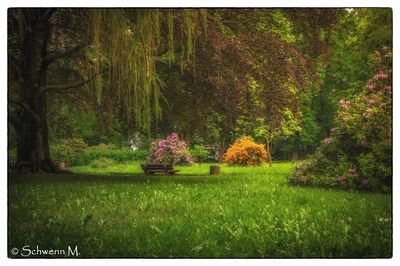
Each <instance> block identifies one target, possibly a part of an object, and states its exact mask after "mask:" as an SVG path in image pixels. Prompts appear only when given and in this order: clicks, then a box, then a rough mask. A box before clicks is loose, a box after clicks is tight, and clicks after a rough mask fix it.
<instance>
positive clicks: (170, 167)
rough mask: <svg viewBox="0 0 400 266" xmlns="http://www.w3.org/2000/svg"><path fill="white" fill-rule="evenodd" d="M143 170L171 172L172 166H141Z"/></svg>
mask: <svg viewBox="0 0 400 266" xmlns="http://www.w3.org/2000/svg"><path fill="white" fill-rule="evenodd" d="M141 166H142V169H143V170H172V169H173V168H172V165H163V164H142V165H141Z"/></svg>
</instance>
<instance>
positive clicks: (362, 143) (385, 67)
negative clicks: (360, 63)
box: [289, 49, 392, 191]
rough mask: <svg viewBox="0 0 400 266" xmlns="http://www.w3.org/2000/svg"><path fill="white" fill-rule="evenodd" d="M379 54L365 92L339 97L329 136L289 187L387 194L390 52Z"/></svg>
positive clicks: (389, 178) (300, 167)
mask: <svg viewBox="0 0 400 266" xmlns="http://www.w3.org/2000/svg"><path fill="white" fill-rule="evenodd" d="M384 52H385V55H384V56H381V54H380V53H377V55H376V57H377V58H378V59H379V60H378V62H377V65H376V66H377V68H378V69H377V71H376V72H375V74H374V75H373V76H372V78H371V79H370V80H369V81H368V83H367V84H366V85H365V87H364V89H363V90H361V91H360V92H359V93H357V94H355V95H354V96H353V97H352V98H351V99H341V100H340V101H339V105H338V106H339V107H338V110H337V115H336V118H335V123H336V127H335V128H332V129H331V130H330V134H331V135H330V137H327V138H325V139H324V140H323V141H322V142H321V146H320V147H319V148H318V149H317V151H316V152H315V153H314V154H312V155H311V156H310V157H309V158H308V160H307V161H306V162H304V163H303V164H300V165H298V166H297V167H295V169H294V171H293V174H292V177H291V178H290V180H289V181H290V182H291V183H292V184H307V185H319V186H325V187H340V188H348V189H349V188H357V189H363V190H382V191H387V190H389V188H390V187H391V186H392V71H391V56H388V54H389V55H390V54H391V53H390V51H388V50H387V49H386V50H385V51H384Z"/></svg>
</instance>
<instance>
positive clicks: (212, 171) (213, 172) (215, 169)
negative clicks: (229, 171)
mask: <svg viewBox="0 0 400 266" xmlns="http://www.w3.org/2000/svg"><path fill="white" fill-rule="evenodd" d="M220 173H221V167H219V166H216V165H211V166H210V175H219V174H220Z"/></svg>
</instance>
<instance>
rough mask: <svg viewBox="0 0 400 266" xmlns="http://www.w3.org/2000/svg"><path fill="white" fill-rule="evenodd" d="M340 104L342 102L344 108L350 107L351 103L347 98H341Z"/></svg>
mask: <svg viewBox="0 0 400 266" xmlns="http://www.w3.org/2000/svg"><path fill="white" fill-rule="evenodd" d="M339 104H340V106H341V107H342V108H344V109H348V108H349V105H350V101H347V100H345V99H341V100H340V101H339Z"/></svg>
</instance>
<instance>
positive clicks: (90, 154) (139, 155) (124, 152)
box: [77, 146, 148, 165]
mask: <svg viewBox="0 0 400 266" xmlns="http://www.w3.org/2000/svg"><path fill="white" fill-rule="evenodd" d="M147 155H148V151H146V150H137V151H133V150H130V149H126V148H125V149H118V150H117V149H103V148H99V147H98V146H95V147H90V148H88V149H86V151H85V152H84V153H83V154H82V156H81V158H80V160H79V164H77V165H84V164H90V163H91V162H92V161H94V160H97V159H100V158H108V159H112V160H114V161H115V162H127V161H143V160H144V159H145V158H146V156H147Z"/></svg>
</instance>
